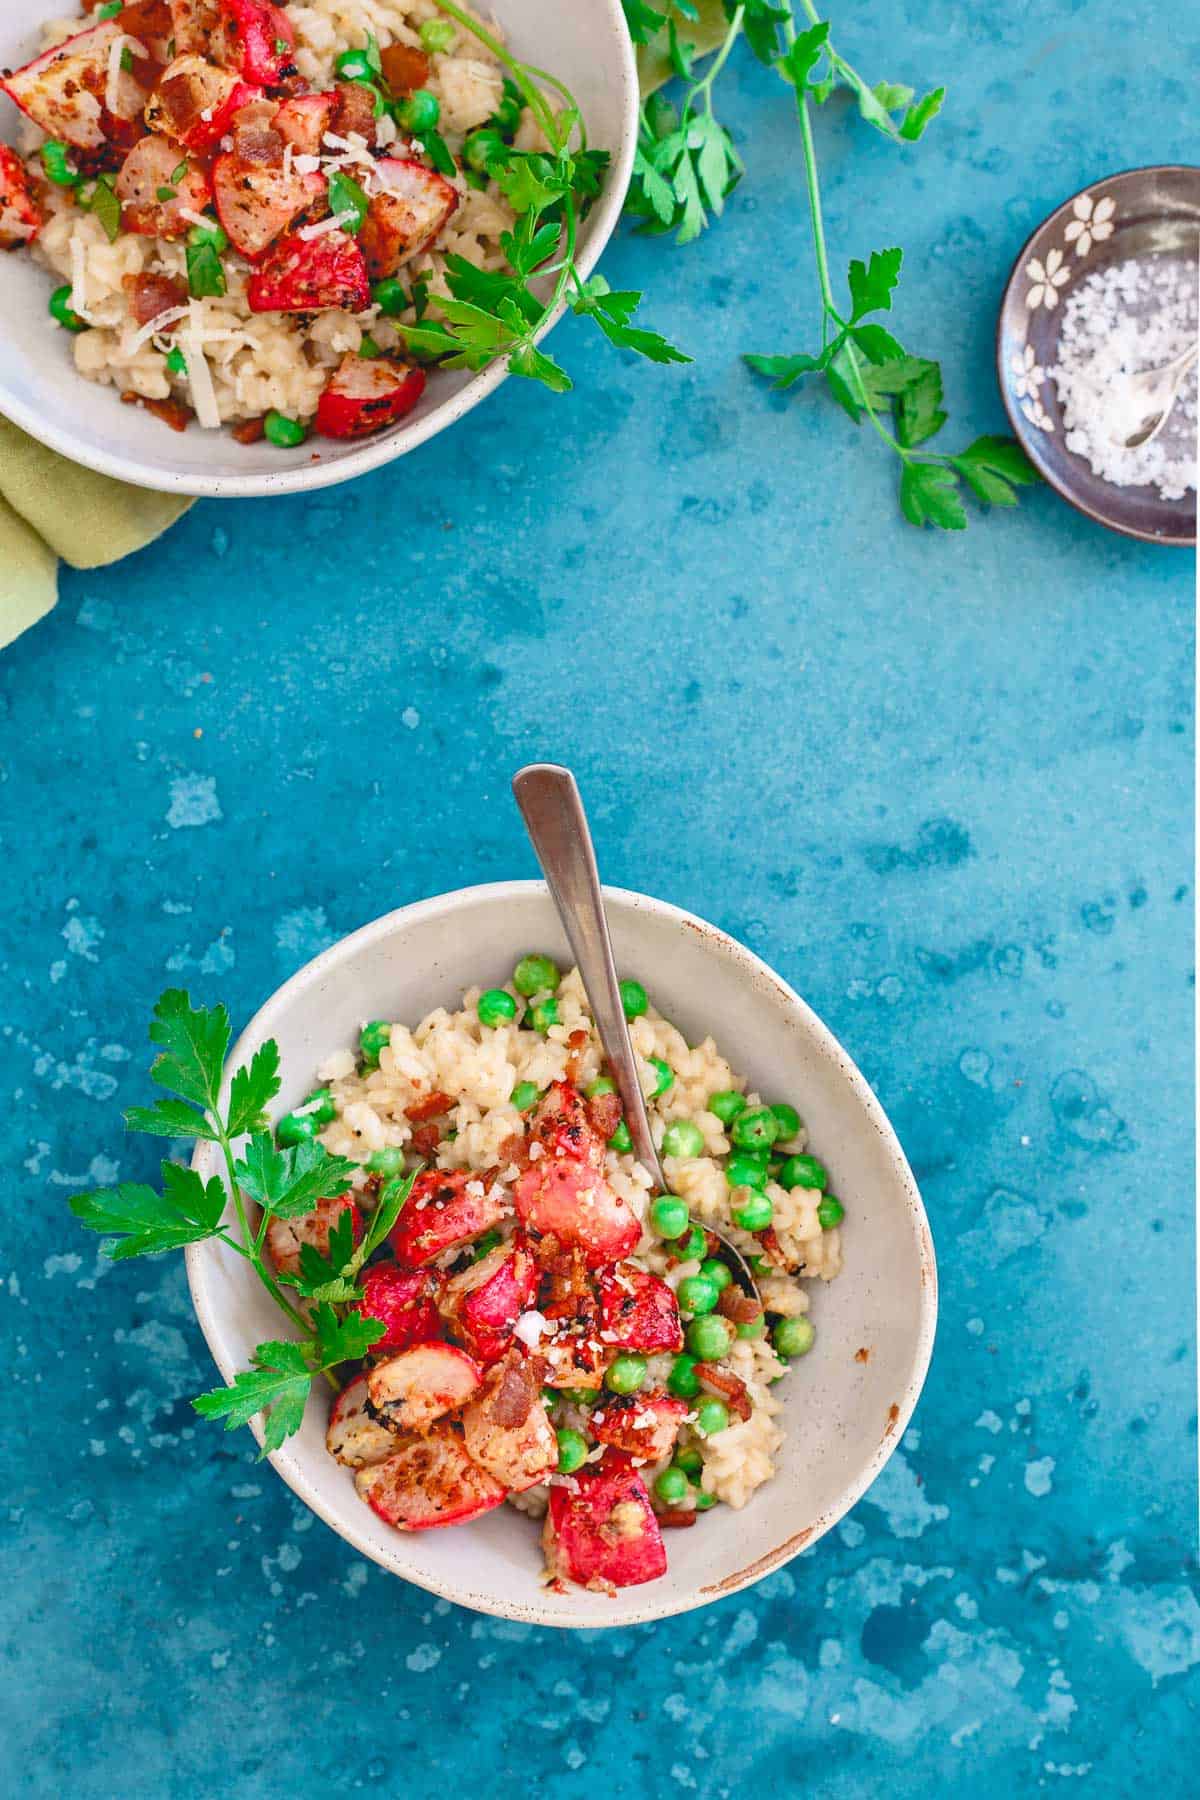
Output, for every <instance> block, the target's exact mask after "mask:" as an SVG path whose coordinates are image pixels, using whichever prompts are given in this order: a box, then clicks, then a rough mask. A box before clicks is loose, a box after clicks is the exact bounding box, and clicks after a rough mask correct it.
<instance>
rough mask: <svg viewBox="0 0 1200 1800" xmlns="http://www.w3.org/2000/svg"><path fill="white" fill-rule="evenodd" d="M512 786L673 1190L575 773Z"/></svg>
mask: <svg viewBox="0 0 1200 1800" xmlns="http://www.w3.org/2000/svg"><path fill="white" fill-rule="evenodd" d="M512 787H513V794H514V796H515V797H516V802H517V805H518V807H519V808H520V812H521V817H522V818H523V819H524V821H525V829H526V830H527V831H528V833H529V838H530V842H531V843H532V844H533V848H534V851H535V853H536V855H537V859H538V861H539V863H541V865H542V873H543V874H544V875H545V877H546V885H547V886H548V887H549V889H550V894H551V897H552V899H553V901H554V904H555V906H556V907H557V908H558V916H559V918H560V919H561V920H562V925H563V930H564V931H565V932H566V934H567V942H568V943H569V944H570V946H571V954H572V956H574V958H575V961H576V964H577V965H578V968H579V973H580V976H581V978H582V980H583V985H584V989H585V991H586V993H587V997H588V1003H589V1005H590V1006H591V1009H592V1017H593V1019H594V1020H595V1021H596V1030H597V1031H598V1032H599V1034H600V1042H601V1045H602V1046H603V1049H604V1055H605V1057H606V1059H607V1061H608V1066H609V1068H610V1069H611V1070H612V1074H613V1080H614V1081H615V1083H616V1087H617V1092H618V1094H619V1095H620V1096H621V1104H622V1106H623V1107H624V1108H625V1123H626V1124H627V1125H628V1127H629V1135H630V1137H631V1138H632V1139H633V1148H634V1154H635V1155H636V1156H637V1159H638V1161H639V1162H640V1163H641V1164H642V1166H643V1168H645V1169H647V1170H648V1171H649V1173H650V1174H651V1176H652V1177H653V1179H654V1184H655V1186H656V1188H657V1189H658V1191H659V1192H660V1193H663V1194H666V1193H669V1192H670V1186H669V1183H668V1181H667V1178H666V1176H665V1175H664V1173H663V1167H662V1163H661V1162H660V1160H659V1155H658V1150H657V1149H656V1147H655V1143H654V1139H653V1137H652V1136H651V1134H650V1119H649V1116H648V1115H647V1112H646V1102H645V1100H644V1098H643V1097H642V1087H641V1083H640V1082H639V1080H638V1073H637V1063H636V1061H635V1059H634V1053H633V1045H632V1043H631V1042H630V1039H629V1027H628V1025H627V1024H626V1022H625V1008H624V1006H623V1005H622V1003H621V989H620V986H619V984H618V982H617V971H616V965H615V964H614V962H613V953H612V943H611V941H610V939H609V935H608V921H607V919H606V918H605V916H604V901H603V898H602V896H601V892H600V875H599V872H598V870H597V868H596V852H595V849H594V847H593V845H592V835H591V832H590V831H589V830H588V822H587V815H586V814H585V812H584V810H583V801H582V800H581V798H580V795H579V788H578V786H577V784H576V781H575V777H574V776H573V775H572V773H571V771H570V769H564V768H563V767H562V766H561V765H560V764H558V763H530V764H529V765H528V767H526V768H524V769H518V771H517V773H516V774H515V775H514V776H513V784H512ZM705 1230H706V1231H712V1232H713V1236H714V1237H717V1238H720V1240H721V1247H722V1249H723V1250H724V1252H725V1255H726V1257H727V1259H728V1261H729V1265H730V1269H731V1272H732V1273H733V1275H734V1276H735V1278H736V1280H737V1283H738V1286H739V1287H741V1288H742V1289H743V1290H744V1291H745V1292H746V1293H747V1294H749V1295H751V1296H752V1297H753V1298H754V1299H755V1300H757V1299H758V1298H759V1294H758V1288H757V1287H756V1285H755V1281H754V1276H753V1275H752V1274H751V1272H750V1267H749V1264H748V1263H747V1262H746V1259H745V1257H744V1256H743V1255H742V1253H741V1251H740V1250H739V1249H738V1248H737V1247H736V1245H734V1244H731V1243H730V1241H729V1239H728V1238H727V1237H725V1236H724V1234H723V1233H722V1232H720V1231H715V1230H714V1229H713V1227H712V1226H711V1225H706V1226H705Z"/></svg>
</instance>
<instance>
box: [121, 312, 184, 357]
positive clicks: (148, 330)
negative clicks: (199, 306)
mask: <svg viewBox="0 0 1200 1800" xmlns="http://www.w3.org/2000/svg"><path fill="white" fill-rule="evenodd" d="M189 311H190V308H189V307H187V306H168V307H165V308H164V309H163V311H162V312H160V313H155V315H154V317H153V318H152V319H151V320H150V321H149V323H148V324H146V325H143V326H141V327H140V328H139V329H138V330H137V331H135V332H134V334H133V336H132V337H131V338H130V340H129V342H128V344H127V345H125V347H124V348H125V353H126V355H130V356H131V355H132V354H133V352H134V351H135V350H140V349H141V347H142V345H143V344H145V343H148V342H149V340H150V339H151V338H152V337H154V336H156V335H157V333H158V332H160V331H165V330H166V328H167V326H168V325H174V324H175V322H176V320H178V319H186V318H187V316H188V313H189Z"/></svg>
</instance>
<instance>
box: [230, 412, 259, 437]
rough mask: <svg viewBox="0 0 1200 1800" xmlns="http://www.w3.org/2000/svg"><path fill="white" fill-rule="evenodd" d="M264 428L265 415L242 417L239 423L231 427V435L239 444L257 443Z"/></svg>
mask: <svg viewBox="0 0 1200 1800" xmlns="http://www.w3.org/2000/svg"><path fill="white" fill-rule="evenodd" d="M265 430H266V418H265V416H264V417H263V418H261V419H243V420H242V422H241V424H240V425H234V426H232V427H231V436H233V437H235V438H236V439H237V441H238V443H239V444H257V443H258V441H259V439H260V438H261V437H262V436H263V435H264V433H265Z"/></svg>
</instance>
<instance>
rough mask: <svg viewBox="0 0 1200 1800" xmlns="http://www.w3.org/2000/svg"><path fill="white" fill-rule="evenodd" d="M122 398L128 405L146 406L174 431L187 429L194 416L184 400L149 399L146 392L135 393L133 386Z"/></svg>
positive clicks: (126, 390)
mask: <svg viewBox="0 0 1200 1800" xmlns="http://www.w3.org/2000/svg"><path fill="white" fill-rule="evenodd" d="M121 399H122V402H123V403H124V404H125V405H126V406H141V407H144V408H145V410H146V411H147V412H148V413H153V414H154V416H155V418H156V419H161V420H162V422H163V424H164V425H169V426H170V427H171V430H172V431H186V430H187V428H188V421H189V420H190V419H191V418H192V417H193V416H194V415H193V413H192V409H191V407H190V406H185V405H184V404H183V402H182V400H148V399H147V398H146V396H145V395H144V394H135V393H134V392H133V390H132V388H126V389H125V391H124V393H123V394H122V395H121Z"/></svg>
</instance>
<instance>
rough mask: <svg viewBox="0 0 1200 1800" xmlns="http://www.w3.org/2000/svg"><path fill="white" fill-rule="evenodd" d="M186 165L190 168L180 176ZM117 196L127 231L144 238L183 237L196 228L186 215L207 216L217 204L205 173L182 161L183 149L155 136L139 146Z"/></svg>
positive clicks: (123, 170) (121, 178)
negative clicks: (212, 203) (208, 208)
mask: <svg viewBox="0 0 1200 1800" xmlns="http://www.w3.org/2000/svg"><path fill="white" fill-rule="evenodd" d="M181 161H182V162H184V163H185V164H186V165H187V166H186V168H185V169H184V172H183V174H182V175H179V165H180V162H181ZM116 190H117V199H118V200H119V201H120V202H121V223H122V225H123V226H124V228H125V230H126V231H136V232H138V233H140V234H141V235H142V236H144V237H163V238H171V237H181V236H182V234H183V233H184V232H185V231H187V230H188V227H189V224H190V221H189V220H188V219H186V218H185V217H184V216H183V215H184V214H185V213H187V212H192V213H200V212H203V211H204V208H205V207H206V206H207V205H208V203H209V201H210V199H211V198H212V189H211V188H210V187H209V183H208V176H207V175H206V174H205V172H204V170H203V169H202V168H200V167H199V166H198V165H196V164H194V163H190V162H188V160H187V158H186V157H182V158H181V156H180V152H179V146H178V144H172V143H171V142H170V141H169V140H168V139H166V138H163V137H155V136H150V137H144V138H141V139H139V141H138V142H137V143H136V144H135V145H134V146H133V149H132V150H131V151H130V152H129V155H128V156H127V157H126V158H125V161H124V162H123V163H122V164H121V172H120V174H119V175H118V176H117V182H116Z"/></svg>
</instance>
